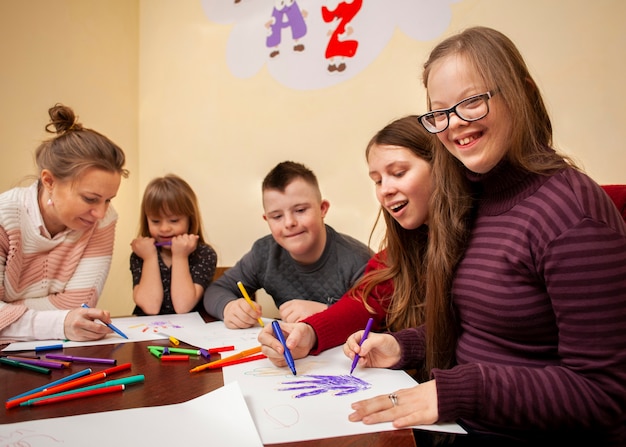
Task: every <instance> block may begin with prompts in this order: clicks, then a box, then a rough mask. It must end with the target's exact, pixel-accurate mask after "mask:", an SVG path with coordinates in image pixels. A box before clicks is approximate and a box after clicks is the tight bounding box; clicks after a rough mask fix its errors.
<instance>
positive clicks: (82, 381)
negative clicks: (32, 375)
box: [4, 363, 131, 409]
mask: <svg viewBox="0 0 626 447" xmlns="http://www.w3.org/2000/svg"><path fill="white" fill-rule="evenodd" d="M130 367H131V364H130V363H124V364H123V365H118V366H114V367H113V368H108V369H105V370H103V371H100V372H96V373H91V374H89V375H88V376H85V377H80V378H78V379H74V380H70V381H69V382H65V383H62V384H60V385H55V386H52V387H50V388H46V389H44V390H42V391H38V392H36V393H33V394H28V395H26V396H22V397H20V398H18V399H13V400H10V401H8V402H6V403H5V404H4V406H5V407H6V408H7V409H9V408H14V407H18V406H19V405H20V404H21V403H22V402H25V401H27V400H29V399H35V398H37V397H42V396H48V395H49V394H56V393H60V392H62V391H67V390H71V389H72V388H78V387H80V386H83V385H86V384H88V383H92V382H96V381H98V380H102V379H104V378H105V377H107V376H109V375H111V374H113V373H116V372H119V371H124V370H127V369H130Z"/></svg>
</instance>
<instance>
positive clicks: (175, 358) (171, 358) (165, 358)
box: [161, 354, 189, 362]
mask: <svg viewBox="0 0 626 447" xmlns="http://www.w3.org/2000/svg"><path fill="white" fill-rule="evenodd" d="M186 360H189V356H188V355H187V354H169V355H162V356H161V361H162V362H179V361H186Z"/></svg>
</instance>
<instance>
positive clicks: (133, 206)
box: [0, 0, 139, 315]
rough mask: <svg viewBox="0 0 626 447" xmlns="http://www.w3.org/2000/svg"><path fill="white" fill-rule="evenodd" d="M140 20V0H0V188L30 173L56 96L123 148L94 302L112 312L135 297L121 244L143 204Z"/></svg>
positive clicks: (126, 308)
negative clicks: (106, 265)
mask: <svg viewBox="0 0 626 447" xmlns="http://www.w3.org/2000/svg"><path fill="white" fill-rule="evenodd" d="M138 25H139V5H138V2H136V1H129V0H105V1H101V0H28V1H24V2H21V1H12V0H0V67H1V68H0V111H1V112H0V191H4V190H6V189H8V188H11V187H13V186H16V185H24V184H28V183H30V181H31V180H30V179H26V177H27V176H30V175H34V174H36V171H35V164H34V161H33V154H34V150H35V148H36V147H37V146H38V144H39V142H40V141H42V140H43V139H45V138H48V137H50V136H51V135H50V134H46V133H45V131H44V126H45V125H46V124H47V123H48V108H50V107H51V106H52V105H54V104H55V103H57V102H61V103H64V104H66V105H69V106H70V107H72V108H74V111H75V112H76V113H77V114H78V115H79V119H80V120H81V122H82V123H83V124H84V125H85V126H87V127H90V128H93V129H96V130H98V131H99V132H102V133H103V134H105V135H107V136H108V137H109V138H111V139H112V140H113V141H115V142H116V143H117V144H119V145H120V146H121V147H122V148H124V150H125V152H126V155H127V161H128V163H127V167H128V168H129V169H130V171H131V176H130V177H129V178H128V179H125V180H123V181H122V186H121V187H120V191H119V192H118V196H117V198H115V200H114V207H115V208H116V210H117V211H118V213H119V215H120V219H119V225H118V229H117V233H116V240H115V254H114V257H113V264H112V266H111V272H110V275H109V279H108V280H107V284H106V286H105V288H104V292H103V297H102V299H101V300H100V304H99V306H100V307H103V308H106V309H110V310H111V312H112V313H113V314H114V315H120V314H125V313H128V312H129V300H130V301H131V302H132V296H131V295H130V290H131V287H132V286H131V284H132V283H131V279H130V273H129V265H128V254H127V251H128V248H129V243H130V240H131V239H132V237H133V235H134V233H135V221H136V218H135V211H136V210H137V208H138V206H139V199H138V197H137V196H138V189H139V186H138V185H139V175H138V168H137V167H138V156H139V148H138V144H137V142H138V137H137V135H138V122H139V119H138V116H139V113H138V62H137V61H138V59H139V54H138V47H139V26H138ZM130 310H132V308H130Z"/></svg>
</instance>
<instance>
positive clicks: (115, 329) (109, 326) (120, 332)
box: [81, 303, 128, 340]
mask: <svg viewBox="0 0 626 447" xmlns="http://www.w3.org/2000/svg"><path fill="white" fill-rule="evenodd" d="M81 307H84V308H85V309H89V306H87V304H85V303H83V304H82V305H81ZM102 323H104V321H103V322H102ZM104 324H106V325H107V326H108V328H109V329H111V330H112V331H113V332H115V333H116V334H118V335H120V336H121V337H124V338H125V339H126V340H128V337H127V336H126V334H124V333H123V332H122V331H120V330H119V329H118V328H116V327H115V326H113V325H112V324H111V323H104Z"/></svg>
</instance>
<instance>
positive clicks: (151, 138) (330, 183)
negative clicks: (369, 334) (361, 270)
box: [0, 0, 626, 315]
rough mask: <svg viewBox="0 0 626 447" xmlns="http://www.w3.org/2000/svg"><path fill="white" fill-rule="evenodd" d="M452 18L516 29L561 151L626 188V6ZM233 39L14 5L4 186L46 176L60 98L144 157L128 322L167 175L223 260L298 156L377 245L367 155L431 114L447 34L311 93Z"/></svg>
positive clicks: (199, 16)
mask: <svg viewBox="0 0 626 447" xmlns="http://www.w3.org/2000/svg"><path fill="white" fill-rule="evenodd" d="M224 1H226V0H224ZM246 1H251V0H246ZM252 1H259V0H252ZM442 1H443V0H442ZM270 3H271V2H270ZM389 3H390V4H392V2H391V1H390V2H389ZM451 11H452V19H451V23H450V25H449V27H448V29H447V30H446V32H445V35H448V34H450V33H452V32H454V31H456V30H459V29H462V28H465V27H467V26H471V25H487V26H492V27H495V28H497V29H500V30H501V31H503V32H505V33H506V34H508V35H509V36H510V37H511V38H512V39H513V40H514V41H515V42H516V44H517V45H518V47H519V48H520V50H521V51H522V53H523V55H524V56H525V58H526V61H527V62H528V65H529V66H530V68H531V71H532V72H533V74H534V75H535V78H536V80H537V81H538V83H539V85H540V88H541V89H542V90H543V92H544V95H545V99H546V102H547V104H548V107H549V109H550V111H551V113H552V117H553V125H554V130H555V139H556V142H557V144H558V146H559V147H560V148H561V149H562V150H563V151H565V152H567V153H568V154H570V155H571V156H573V157H574V158H575V159H576V160H577V161H578V162H579V163H580V164H581V165H582V166H583V167H584V168H585V169H586V171H587V172H588V173H589V174H590V175H591V176H592V177H593V178H595V179H596V180H597V181H598V182H599V183H626V178H625V177H624V175H623V172H622V170H623V168H624V166H625V165H626V164H625V162H626V151H624V147H623V146H624V145H623V143H619V141H620V140H621V135H620V133H621V127H622V124H623V123H624V122H626V109H625V108H624V107H623V104H626V88H625V87H624V84H623V80H622V78H623V74H624V73H625V72H626V61H625V59H624V57H623V55H624V52H625V50H626V48H625V46H626V28H625V27H624V26H623V24H622V21H623V19H624V17H626V3H624V2H622V1H621V0H599V1H596V2H586V1H570V0H560V1H557V0H552V1H550V2H545V1H543V0H515V1H514V0H509V1H506V2H503V1H501V0H462V1H458V2H456V3H453V4H452V5H451ZM230 30H231V26H229V25H223V24H216V23H212V22H210V21H209V20H208V19H207V18H206V16H205V15H204V13H203V11H202V8H201V4H200V1H199V0H157V1H153V0H143V1H139V2H137V1H130V0H74V1H71V0H47V1H46V0H39V1H33V0H29V1H28V2H13V1H10V0H0V56H1V57H2V69H1V70H0V79H1V80H2V81H3V82H2V83H1V84H0V93H1V98H0V100H1V103H2V105H3V113H2V119H0V154H1V155H0V190H4V189H7V188H9V187H10V186H13V185H14V183H15V182H16V181H17V180H19V179H20V178H21V177H22V176H23V174H26V173H31V172H33V166H32V156H31V154H32V150H33V149H34V147H35V146H36V144H37V141H38V140H39V139H41V138H42V137H43V133H42V127H43V125H44V124H45V121H46V119H47V115H46V110H47V108H48V107H49V106H50V105H51V104H52V103H54V102H56V101H64V102H66V103H67V104H69V105H72V106H73V107H75V108H76V110H77V112H78V113H79V114H80V116H81V119H82V120H83V121H84V122H85V124H87V125H88V126H92V127H94V128H96V129H98V130H101V131H102V132H104V133H106V134H107V135H108V136H110V137H111V138H112V139H114V140H115V141H116V142H118V143H119V144H120V145H122V146H123V147H124V149H125V150H126V152H127V154H128V157H129V168H130V169H131V171H132V175H131V179H129V180H125V181H124V184H123V187H122V190H121V191H120V194H119V197H118V198H117V199H116V200H115V202H114V204H115V207H116V208H117V209H118V211H119V212H120V215H121V218H120V228H119V230H118V235H117V241H116V248H115V255H114V260H113V268H112V271H111V275H110V277H109V281H108V283H107V287H106V289H105V293H104V296H103V298H102V301H101V306H102V307H106V308H108V309H110V310H111V311H112V313H113V314H114V315H123V314H125V313H128V312H130V310H131V309H132V297H131V283H130V273H129V270H128V256H129V254H130V248H129V242H130V240H131V239H132V237H133V235H134V232H135V230H136V222H137V219H138V214H137V209H138V203H139V198H140V196H141V193H142V191H143V187H144V186H145V184H146V183H147V182H148V181H149V180H150V179H151V178H152V177H154V176H158V175H163V174H165V173H167V172H175V173H177V174H179V175H181V176H183V177H184V178H186V179H187V180H188V181H189V182H190V184H191V185H192V186H193V187H194V189H195V190H196V192H197V193H198V196H199V197H200V201H201V209H202V213H203V218H204V221H205V228H206V231H207V233H208V238H209V241H210V242H211V243H212V244H213V246H214V247H215V249H216V250H217V252H218V255H219V261H218V264H219V265H223V266H226V265H232V264H233V263H234V262H236V261H237V259H239V257H241V255H243V254H244V253H245V252H246V251H247V250H248V249H249V247H250V245H251V244H252V242H253V241H254V240H255V239H256V238H258V237H260V236H262V235H264V234H267V226H266V224H265V222H264V221H263V220H262V219H261V214H262V207H261V200H260V183H261V180H262V178H263V176H264V175H265V174H266V173H267V171H268V170H269V169H271V168H272V167H273V166H274V165H275V164H276V163H278V162H280V161H283V160H285V159H292V160H296V161H301V162H304V163H306V164H307V165H309V166H310V167H311V168H312V169H313V170H314V171H315V172H316V173H317V175H318V177H319V180H320V184H321V187H322V193H323V194H324V196H325V197H326V198H328V199H329V200H330V202H331V208H330V211H329V214H328V217H327V222H328V223H329V224H331V225H333V226H334V227H335V228H336V229H337V230H339V231H342V232H347V233H350V234H352V235H354V236H355V237H357V238H359V239H361V240H363V241H364V242H367V240H368V236H369V232H370V229H371V226H372V224H373V221H374V217H375V213H376V209H377V206H376V201H375V199H374V194H373V188H372V185H371V182H370V181H369V180H368V178H367V171H366V166H365V161H364V156H363V150H364V146H365V144H366V142H367V141H368V140H369V138H370V137H371V135H372V134H373V133H374V132H375V131H377V130H378V129H379V128H380V127H382V126H383V125H385V124H386V123H387V122H389V121H390V120H392V119H394V118H397V117H399V116H402V115H404V114H407V113H421V112H423V111H424V110H425V99H424V98H425V95H424V92H423V88H422V86H421V83H420V78H419V75H420V66H421V64H422V63H423V61H424V59H425V57H426V55H427V54H428V51H429V50H430V48H431V47H432V45H433V44H434V42H435V41H438V40H440V39H439V38H437V39H434V40H433V41H429V42H419V41H415V40H413V39H410V38H408V37H407V36H406V35H404V34H403V33H401V32H400V31H397V32H396V33H395V35H394V36H393V38H392V40H391V41H390V42H389V44H388V46H387V47H386V48H385V50H384V51H383V52H382V53H381V54H380V56H379V57H378V58H377V59H376V60H375V61H374V62H373V63H372V64H371V65H370V66H368V67H367V68H366V69H365V70H364V71H362V72H361V73H360V74H359V75H358V76H356V77H354V78H353V79H351V80H350V81H348V82H345V83H342V84H338V85H335V86H333V87H330V88H327V89H323V90H314V91H296V90H291V89H288V88H287V87H284V86H283V85H281V84H279V83H278V82H277V81H275V80H274V79H273V78H272V77H271V76H270V75H269V74H268V72H267V71H266V70H265V69H263V70H261V71H260V72H259V73H258V74H257V75H256V76H254V77H251V78H249V79H240V78H235V77H234V76H232V74H231V73H230V72H229V69H228V67H227V65H226V61H225V47H226V43H227V40H228V36H229V32H230ZM372 32H374V30H373V31H372ZM442 37H443V36H442Z"/></svg>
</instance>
